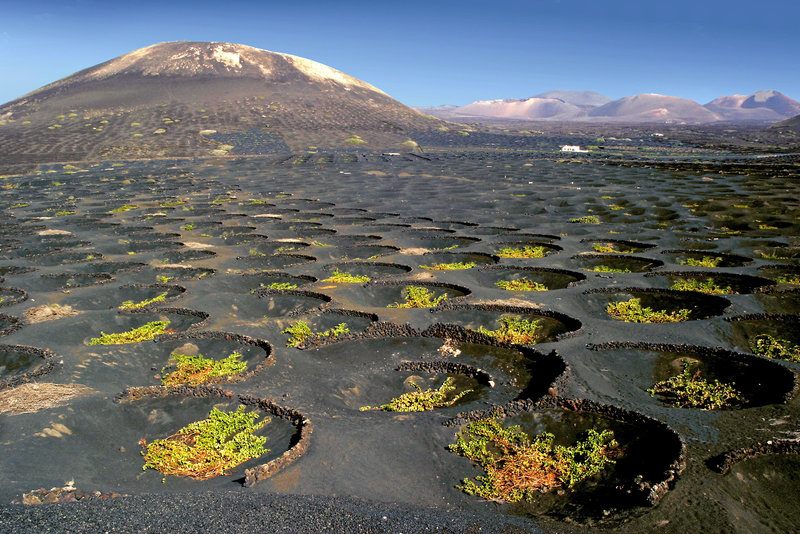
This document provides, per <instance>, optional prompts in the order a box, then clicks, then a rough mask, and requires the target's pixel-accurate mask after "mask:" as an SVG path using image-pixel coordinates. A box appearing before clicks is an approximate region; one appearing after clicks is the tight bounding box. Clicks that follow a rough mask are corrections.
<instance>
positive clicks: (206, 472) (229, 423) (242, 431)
mask: <svg viewBox="0 0 800 534" xmlns="http://www.w3.org/2000/svg"><path fill="white" fill-rule="evenodd" d="M258 419H259V415H258V413H256V412H245V411H244V406H239V408H238V409H237V410H236V411H235V412H223V411H221V410H219V409H217V408H212V409H211V412H210V413H209V414H208V418H207V419H203V420H201V421H196V422H194V423H191V424H189V425H187V426H185V427H183V428H181V429H180V430H178V431H177V432H176V433H175V434H173V435H171V436H169V437H167V438H164V439H157V440H155V441H153V442H152V443H149V444H148V443H147V442H146V441H145V440H144V439H142V440H139V445H141V447H142V456H144V462H145V463H144V466H143V467H142V470H143V471H146V470H147V469H155V470H156V471H160V472H161V473H163V474H164V475H174V476H188V477H192V478H194V479H197V480H206V479H209V478H213V477H215V476H219V475H224V474H225V472H226V471H228V470H230V469H232V468H234V467H236V466H237V465H239V464H241V463H243V462H246V461H247V460H249V459H251V458H256V457H258V456H261V455H262V454H265V453H267V452H269V449H267V448H265V447H264V444H265V443H266V442H267V438H265V437H261V436H256V435H255V432H256V431H257V430H259V429H260V428H262V427H263V426H264V425H266V424H267V423H268V422H269V421H270V419H269V417H265V418H264V419H262V420H260V421H259V420H258Z"/></svg>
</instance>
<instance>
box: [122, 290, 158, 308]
mask: <svg viewBox="0 0 800 534" xmlns="http://www.w3.org/2000/svg"><path fill="white" fill-rule="evenodd" d="M167 293H168V292H167V291H164V292H163V293H161V294H160V295H158V296H156V297H153V298H151V299H145V300H140V301H139V302H133V301H132V300H126V301H125V302H123V303H122V304H121V305H120V306H119V309H120V310H135V309H137V308H144V307H145V306H149V305H151V304H154V303H156V302H164V301H165V300H166V299H167Z"/></svg>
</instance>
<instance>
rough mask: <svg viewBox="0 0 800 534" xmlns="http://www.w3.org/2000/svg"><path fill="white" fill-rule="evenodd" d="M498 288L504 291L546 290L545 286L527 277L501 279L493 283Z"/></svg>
mask: <svg viewBox="0 0 800 534" xmlns="http://www.w3.org/2000/svg"><path fill="white" fill-rule="evenodd" d="M495 285H496V286H497V287H499V288H500V289H505V290H506V291H547V286H546V285H544V284H540V283H539V282H535V281H533V280H529V279H528V278H520V279H518V280H508V281H506V280H501V281H499V282H497V283H496V284H495Z"/></svg>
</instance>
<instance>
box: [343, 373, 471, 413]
mask: <svg viewBox="0 0 800 534" xmlns="http://www.w3.org/2000/svg"><path fill="white" fill-rule="evenodd" d="M411 385H412V386H413V388H414V391H409V392H408V393H403V394H402V395H400V396H399V397H395V398H393V399H392V400H390V401H389V402H388V403H386V404H382V405H380V406H362V407H361V408H359V409H360V410H361V411H362V412H363V411H366V410H383V411H386V412H424V411H427V410H435V409H436V408H446V407H448V406H452V405H453V404H455V403H456V402H458V401H459V400H460V399H461V398H462V397H464V396H465V395H467V394H468V393H471V392H472V390H471V389H468V390H465V391H462V392H460V393H457V394H455V395H451V393H453V392H454V391H455V390H456V387H455V386H454V385H453V378H452V377H447V379H446V380H445V381H444V383H443V384H442V385H441V386H439V387H438V388H437V389H426V390H425V391H422V388H421V387H419V386H418V385H417V384H415V383H414V382H411Z"/></svg>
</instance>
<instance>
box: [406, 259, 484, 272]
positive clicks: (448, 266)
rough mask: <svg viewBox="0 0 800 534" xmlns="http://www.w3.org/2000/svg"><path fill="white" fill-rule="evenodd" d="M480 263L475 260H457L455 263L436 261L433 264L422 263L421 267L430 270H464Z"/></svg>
mask: <svg viewBox="0 0 800 534" xmlns="http://www.w3.org/2000/svg"><path fill="white" fill-rule="evenodd" d="M476 265H478V264H477V263H476V262H474V261H469V262H467V261H457V262H453V263H435V264H433V265H420V268H421V269H426V270H429V271H462V270H465V269H472V268H473V267H475V266H476Z"/></svg>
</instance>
